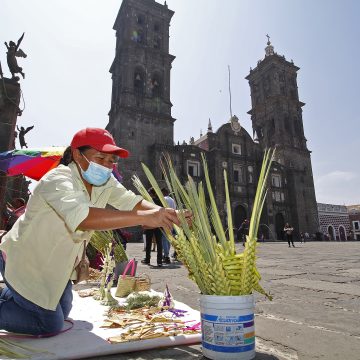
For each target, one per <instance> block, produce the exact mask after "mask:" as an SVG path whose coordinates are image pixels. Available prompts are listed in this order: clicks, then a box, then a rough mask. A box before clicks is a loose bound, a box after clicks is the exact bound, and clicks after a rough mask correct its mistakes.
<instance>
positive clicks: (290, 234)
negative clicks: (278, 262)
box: [284, 223, 295, 247]
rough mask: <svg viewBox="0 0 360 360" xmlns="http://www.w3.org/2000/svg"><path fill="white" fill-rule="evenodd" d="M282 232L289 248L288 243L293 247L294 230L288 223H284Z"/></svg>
mask: <svg viewBox="0 0 360 360" xmlns="http://www.w3.org/2000/svg"><path fill="white" fill-rule="evenodd" d="M284 232H285V237H286V240H287V242H288V244H289V247H291V245H290V243H291V244H292V246H293V247H295V245H294V240H293V232H294V228H293V227H292V226H290V225H289V223H286V224H285V227H284Z"/></svg>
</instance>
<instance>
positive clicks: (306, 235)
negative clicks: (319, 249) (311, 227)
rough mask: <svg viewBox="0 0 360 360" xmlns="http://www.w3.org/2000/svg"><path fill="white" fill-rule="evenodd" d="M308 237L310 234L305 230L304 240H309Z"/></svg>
mask: <svg viewBox="0 0 360 360" xmlns="http://www.w3.org/2000/svg"><path fill="white" fill-rule="evenodd" d="M309 239H310V235H309V233H308V232H306V233H305V234H304V242H306V241H309Z"/></svg>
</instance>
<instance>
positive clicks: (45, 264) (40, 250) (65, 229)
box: [0, 162, 143, 310]
mask: <svg viewBox="0 0 360 360" xmlns="http://www.w3.org/2000/svg"><path fill="white" fill-rule="evenodd" d="M142 199H143V198H142V197H141V196H139V195H135V194H134V193H133V192H132V191H129V190H126V189H125V188H124V186H122V185H121V184H120V183H119V182H118V181H117V180H116V179H115V178H114V177H113V176H111V178H110V179H109V181H108V182H107V183H106V184H105V185H102V186H93V187H92V193H91V198H90V196H89V194H88V192H87V190H86V188H85V185H84V183H83V181H82V179H81V176H80V174H79V171H78V169H77V167H76V165H75V163H73V162H72V163H70V164H69V166H64V165H59V166H58V167H57V168H55V169H53V170H51V171H50V172H49V173H47V174H46V175H45V176H44V177H43V178H42V179H41V180H40V182H39V183H38V184H37V186H36V187H35V189H34V193H33V195H32V196H31V197H30V199H29V202H28V204H27V207H26V211H25V214H24V215H22V216H21V217H20V218H19V219H18V220H17V222H16V223H15V224H14V226H13V228H12V229H11V230H10V231H9V232H8V233H7V234H6V235H5V236H4V237H3V239H2V243H1V244H0V250H2V251H3V252H4V253H5V257H6V268H5V279H6V280H7V281H8V282H9V284H10V285H11V286H12V287H13V288H14V289H15V290H16V291H17V292H18V293H19V294H20V295H22V296H23V297H24V298H26V299H28V300H29V301H31V302H33V303H35V304H37V305H39V306H41V307H42V308H45V309H49V310H55V309H56V306H57V304H58V303H59V300H60V297H61V295H62V293H63V291H64V289H65V286H66V284H67V282H68V281H69V279H70V276H71V273H72V272H73V269H74V265H75V262H76V259H77V257H78V256H79V258H80V257H81V254H82V251H83V241H84V240H85V241H87V242H88V241H89V240H90V238H91V236H92V234H93V231H81V230H77V228H78V226H79V224H80V223H81V222H82V221H83V220H84V219H85V218H86V217H87V216H88V214H89V208H90V207H95V208H105V207H106V205H108V204H109V205H111V206H113V207H114V208H116V209H118V210H132V209H133V208H134V207H135V205H136V204H138V203H139V202H140V201H141V200H142Z"/></svg>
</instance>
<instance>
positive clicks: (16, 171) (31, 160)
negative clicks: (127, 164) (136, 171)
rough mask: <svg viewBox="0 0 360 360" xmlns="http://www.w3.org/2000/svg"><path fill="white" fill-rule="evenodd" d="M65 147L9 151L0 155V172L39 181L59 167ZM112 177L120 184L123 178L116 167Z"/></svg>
mask: <svg viewBox="0 0 360 360" xmlns="http://www.w3.org/2000/svg"><path fill="white" fill-rule="evenodd" d="M64 151H65V147H50V148H43V149H26V150H10V151H6V152H3V153H0V171H3V172H4V173H6V174H7V175H9V176H15V175H24V176H27V177H29V178H30V179H33V180H40V179H41V178H42V177H43V176H44V175H45V174H46V173H47V172H48V171H50V170H51V169H53V168H55V167H56V166H58V165H59V162H60V159H61V158H62V156H63V153H64ZM113 175H114V176H115V178H116V179H117V180H118V181H119V182H122V180H123V178H122V176H121V174H120V173H119V171H118V169H117V167H116V165H114V168H113Z"/></svg>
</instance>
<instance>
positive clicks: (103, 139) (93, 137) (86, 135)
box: [70, 128, 129, 158]
mask: <svg viewBox="0 0 360 360" xmlns="http://www.w3.org/2000/svg"><path fill="white" fill-rule="evenodd" d="M70 146H71V148H72V149H77V148H79V147H81V146H91V147H92V148H94V149H95V150H98V151H101V152H104V153H108V154H115V155H117V156H120V157H122V158H126V157H128V156H129V152H128V151H127V150H125V149H123V148H121V147H118V146H116V144H115V141H114V138H113V137H112V135H111V134H110V133H109V132H108V131H107V130H105V129H100V128H86V129H83V130H80V131H78V132H77V133H76V134H75V135H74V137H73V139H72V141H71V144H70Z"/></svg>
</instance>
